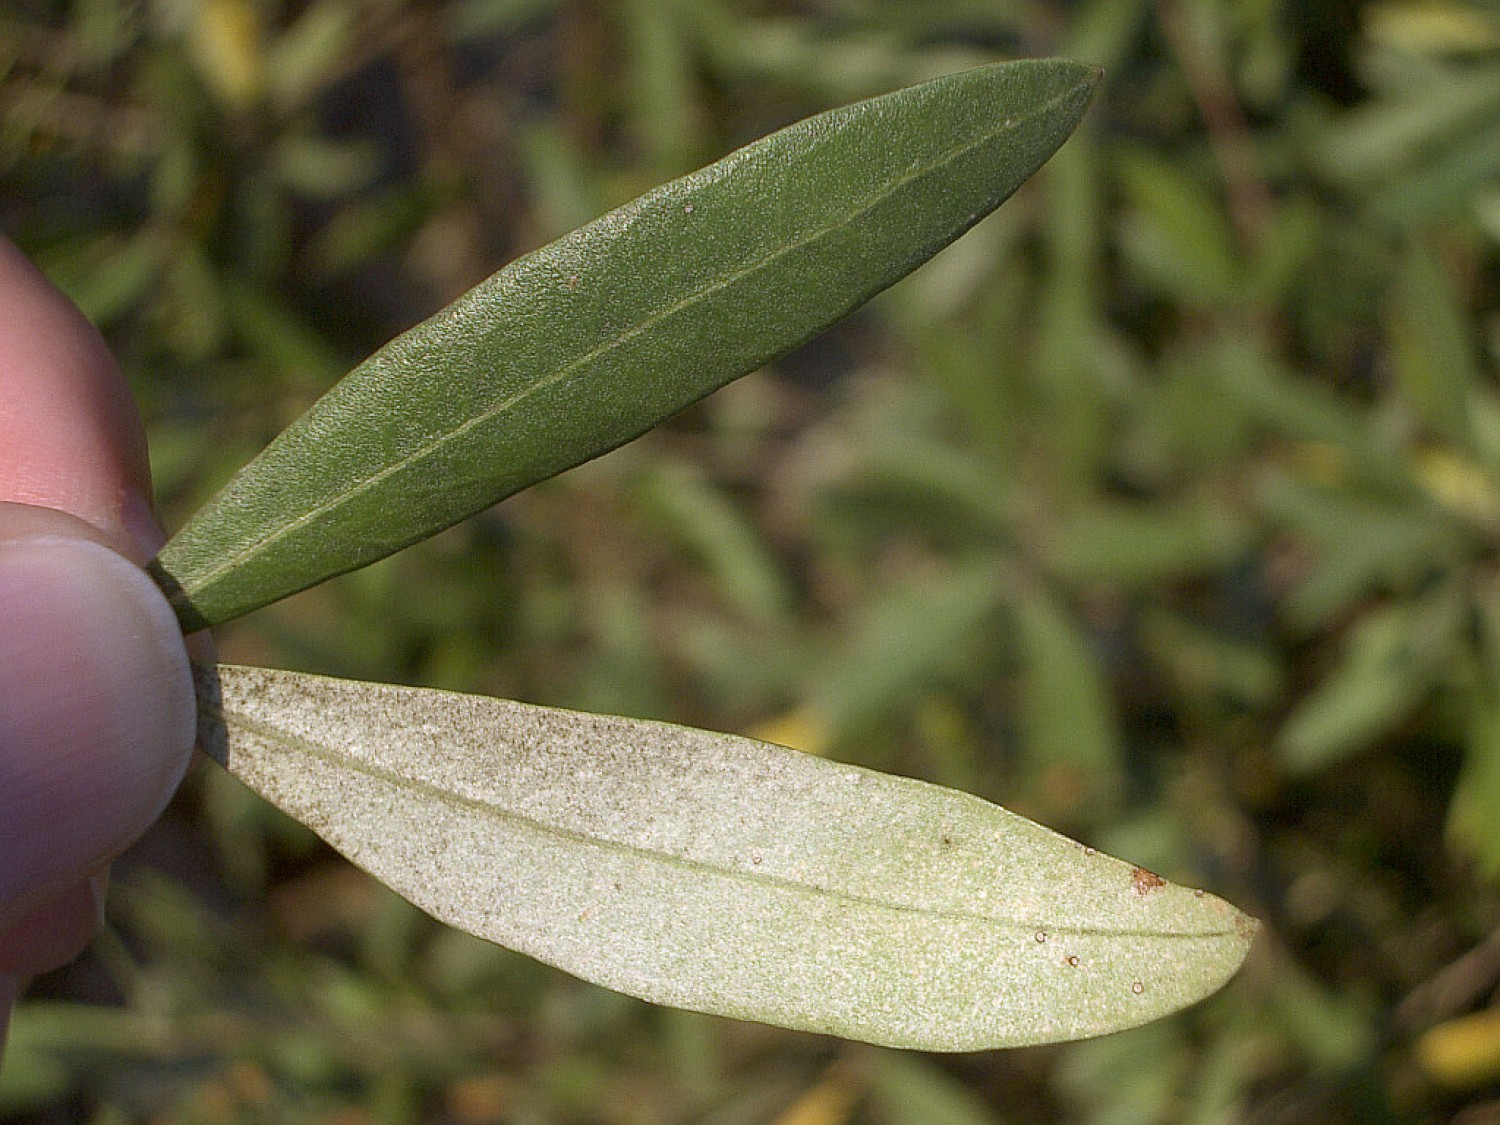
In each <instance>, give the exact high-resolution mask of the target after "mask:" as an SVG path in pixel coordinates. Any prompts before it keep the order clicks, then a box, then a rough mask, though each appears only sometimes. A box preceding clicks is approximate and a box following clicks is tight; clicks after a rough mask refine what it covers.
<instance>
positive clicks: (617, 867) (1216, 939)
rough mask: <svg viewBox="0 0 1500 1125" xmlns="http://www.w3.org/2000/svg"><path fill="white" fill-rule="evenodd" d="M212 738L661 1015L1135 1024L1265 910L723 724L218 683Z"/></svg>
mask: <svg viewBox="0 0 1500 1125" xmlns="http://www.w3.org/2000/svg"><path fill="white" fill-rule="evenodd" d="M200 679H201V682H200V694H201V697H202V702H203V706H202V714H203V716H204V723H203V730H202V742H203V745H204V748H205V749H206V750H207V752H208V753H209V754H210V755H212V756H214V757H215V758H217V759H218V760H219V761H221V762H222V763H224V764H225V765H227V767H228V768H229V769H230V770H231V771H232V772H233V773H235V774H236V775H237V776H239V777H240V778H241V779H242V780H244V781H245V782H246V783H247V784H249V785H250V786H252V787H253V788H255V789H256V790H258V791H259V792H260V793H262V794H263V795H264V796H266V797H267V798H268V799H269V800H271V801H272V802H274V803H275V804H277V805H279V806H280V807H281V808H283V809H284V810H286V811H287V812H289V813H290V814H291V815H293V816H295V817H297V818H298V819H300V820H302V821H304V822H305V823H307V824H308V825H310V826H311V827H312V828H313V829H315V830H316V831H317V832H318V833H319V834H320V835H322V836H323V837H324V838H325V839H327V840H328V841H329V843H331V844H332V845H333V846H334V847H335V848H337V849H338V850H340V851H341V852H343V853H344V854H345V855H347V856H348V857H349V858H350V859H352V860H353V861H354V862H355V863H357V864H358V865H360V866H361V867H363V868H365V869H366V870H368V871H370V872H371V873H372V874H374V875H375V876H377V877H378V878H380V879H382V880H384V881H385V882H387V883H389V884H390V885H391V886H392V887H393V888H395V889H396V890H397V891H399V892H400V893H401V894H403V895H405V896H406V897H408V898H409V899H411V900H412V901H413V902H414V903H416V904H417V905H418V906H420V907H422V908H423V909H424V910H426V911H428V912H429V913H431V914H433V915H434V916H436V917H437V918H440V919H442V920H443V921H446V922H449V923H452V924H454V925H456V926H459V927H461V928H463V929H466V930H469V931H471V932H473V933H476V934H478V935H480V936H482V937H485V938H488V939H490V940H492V941H496V942H499V943H500V944H502V945H505V946H508V947H510V948H512V949H516V950H519V951H521V952H523V953H527V954H530V955H531V956H533V957H536V958H538V959H540V960H542V961H546V962H548V963H551V964H553V965H557V966H559V967H561V968H563V969H566V970H568V971H569V972H572V973H574V974H576V975H578V976H580V977H583V978H585V979H587V980H591V981H594V982H596V983H599V984H602V985H606V986H608V987H610V988H614V989H617V990H619V991H622V992H626V993H629V994H631V995H635V996H639V997H642V998H644V999H647V1000H652V1001H655V1002H658V1003H664V1004H671V1005H675V1006H678V1007H684V1008H691V1009H696V1010H700V1011H706V1012H712V1013H716V1014H719V1015H725V1016H732V1017H737V1018H741V1019H749V1020H759V1021H763V1022H767V1023H774V1024H780V1025H784V1026H788V1027H794V1028H802V1029H807V1030H812V1031H819V1032H826V1033H830V1034H835V1035H841V1036H844V1037H847V1038H852V1039H862V1040H868V1041H871V1042H875V1043H881V1044H886V1045H891V1046H902V1047H916V1048H924V1049H932V1050H971V1049H978V1048H988V1047H1000V1046H1011V1045H1020V1044H1027V1043H1041V1042H1047V1041H1054V1040H1063V1039H1073V1038H1078V1037H1081V1036H1089V1035H1097V1034H1102V1033H1104V1032H1108V1031H1114V1030H1117V1029H1120V1028H1126V1027H1132V1026H1135V1025H1137V1024H1141V1023H1145V1022H1146V1021H1148V1020H1151V1019H1154V1018H1157V1017H1159V1016H1162V1015H1164V1014H1166V1013H1168V1012H1171V1011H1173V1010H1175V1009H1178V1008H1181V1007H1183V1006H1184V1005H1187V1004H1190V1003H1192V1002H1194V1001H1196V1000H1198V999H1200V998H1201V997H1203V996H1205V995H1207V994H1208V993H1210V992H1212V991H1213V990H1214V989H1216V988H1218V987H1219V986H1220V985H1221V984H1223V983H1224V981H1225V980H1226V979H1227V978H1228V977H1229V976H1230V975H1231V974H1232V973H1233V972H1234V971H1235V969H1236V968H1237V967H1238V966H1239V964H1240V962H1241V960H1242V959H1243V958H1244V956H1245V953H1246V951H1247V950H1248V948H1249V945H1250V942H1251V940H1252V938H1253V935H1254V930H1255V923H1254V922H1252V921H1251V920H1250V919H1249V918H1247V917H1246V916H1245V915H1243V914H1241V913H1240V912H1239V911H1237V910H1236V909H1235V908H1234V907H1232V906H1230V905H1229V904H1228V903H1225V902H1223V901H1222V900H1220V899H1217V898H1214V897H1213V896H1210V895H1205V894H1203V893H1202V892H1197V891H1192V890H1189V889H1187V888H1184V887H1178V886H1174V885H1171V884H1167V883H1165V882H1163V881H1161V880H1159V879H1158V878H1157V877H1155V876H1153V875H1151V874H1150V873H1149V872H1145V871H1143V870H1141V869H1140V868H1133V867H1132V866H1131V865H1129V864H1127V863H1122V862H1120V861H1118V860H1114V859H1110V858H1108V857H1106V856H1103V855H1099V854H1096V853H1094V852H1093V851H1092V850H1091V849H1085V848H1083V847H1082V846H1081V845H1079V844H1075V843H1073V842H1072V841H1070V840H1067V839H1065V838H1063V837H1061V836H1058V835H1057V834H1055V833H1053V832H1051V831H1049V830H1047V829H1045V828H1042V827H1040V826H1039V825H1036V824H1032V823H1030V822H1029V821H1026V820H1024V819H1022V818H1021V817H1018V816H1016V815H1014V814H1013V813H1010V812H1007V811H1005V810H1004V809H1001V808H998V807H996V806H994V805H990V804H987V803H985V802H984V801H981V800H979V799H978V798H976V797H972V796H969V795H967V794H964V793H960V792H957V791H954V790H949V789H944V788H940V787H938V786H934V785H930V784H927V783H925V782H919V781H913V780H909V779H903V778H897V777H888V776H883V775H880V774H876V773H872V772H870V771H868V770H864V769H860V768H857V767H854V766H848V765H842V764H839V763H835V762H830V761H827V760H825V759H821V758H816V757H812V756H808V755H803V754H799V753H796V752H794V751H790V750H785V749H782V748H781V747H777V746H771V745H768V744H765V743H759V742H752V741H750V740H748V739H743V738H736V737H733V736H730V735H721V734H710V733H707V732H703V731H697V730H690V729H686V728H682V727H675V726H669V725H666V724H661V723H652V722H644V721H639V720H633V719H624V718H617V717H612V716H601V715H588V714H581V713H575V712H567V711H557V710H551V709H547V708H541V707H534V706H528V705H524V704H519V703H511V702H506V701H502V700H495V699H486V698H482V697H477V696H467V695H457V694H453V693H447V692H437V691H430V690H424V689H418V688H409V687H395V686H388V685H378V684H363V683H355V682H351V681H343V680H332V679H325V678H322V677H317V676H308V675H303V674H299V673H292V672H279V671H271V670H268V669H260V668H239V667H231V666H225V667H221V668H220V669H219V670H218V673H217V678H215V675H214V673H213V672H201V673H200Z"/></svg>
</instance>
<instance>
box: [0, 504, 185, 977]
mask: <svg viewBox="0 0 1500 1125" xmlns="http://www.w3.org/2000/svg"><path fill="white" fill-rule="evenodd" d="M102 538H103V537H102V535H101V533H100V532H98V531H96V530H95V529H94V528H92V527H90V526H89V525H88V524H85V523H83V522H82V521H80V520H77V519H74V518H73V517H71V516H66V515H63V514H62V513H60V512H55V511H51V510H50V509H45V508H36V507H30V506H26V505H17V504H0V973H4V972H13V973H22V974H25V973H31V972H37V971H40V970H42V969H44V968H49V967H52V964H59V963H61V962H62V961H64V960H67V959H68V958H69V957H71V956H73V955H76V953H77V952H78V949H77V948H76V947H75V948H68V949H60V948H55V947H54V948H46V947H47V946H48V945H49V944H51V945H53V946H55V945H56V942H55V941H54V942H51V943H49V942H48V941H47V939H46V936H45V933H44V932H43V933H38V932H37V931H38V929H39V927H38V924H37V922H38V919H39V918H45V917H46V915H47V914H48V911H47V909H46V908H47V907H48V906H49V905H51V904H54V903H57V902H59V901H61V900H64V899H66V898H67V897H69V895H70V894H74V895H75V897H76V891H77V888H78V886H79V884H80V883H83V882H85V881H87V880H88V879H89V877H90V876H92V875H94V874H95V873H98V872H100V871H101V870H102V869H103V867H104V866H105V864H107V863H108V862H109V860H110V859H111V858H113V857H114V855H115V854H116V853H118V852H119V851H121V850H122V849H123V848H125V847H126V846H127V845H128V844H129V843H130V842H131V841H133V840H134V839H135V838H136V837H137V836H139V835H140V834H141V833H142V832H143V831H145V829H146V828H147V826H148V825H150V823H151V822H152V821H153V820H154V819H155V818H156V817H157V816H158V815H159V814H160V813H161V810H162V809H163V808H164V807H165V805H166V803H167V800H168V799H169V798H170V797H171V795H172V792H173V790H174V789H175V788H176V786H177V783H178V782H179V781H180V780H181V778H182V774H183V772H184V770H185V769H186V767H187V763H188V759H189V755H190V751H191V748H192V744H193V728H194V704H193V688H192V677H191V674H190V672H189V668H188V657H187V650H186V647H185V644H184V641H183V637H182V633H181V631H180V629H179V628H178V625H177V622H176V620H175V618H174V617H173V614H172V611H171V608H170V607H169V606H168V605H167V602H166V599H165V598H164V597H163V596H162V594H161V593H160V591H159V590H158V589H157V588H156V586H155V584H154V583H153V582H152V581H151V579H150V578H149V577H148V576H147V575H146V573H145V572H144V571H143V570H141V569H140V568H139V567H138V566H136V565H135V564H133V563H131V562H129V561H128V560H127V559H125V558H124V557H123V556H121V555H120V554H118V553H116V551H114V550H112V549H111V548H110V547H109V546H107V545H105V543H104V542H103V541H102ZM40 929H41V930H42V931H45V930H46V926H45V925H43V926H41V927H40ZM18 945H19V946H20V947H21V948H19V949H17V948H16V946H18ZM28 946H30V947H31V948H27V947H28ZM49 962H50V963H49ZM0 985H3V980H0ZM0 991H3V987H0Z"/></svg>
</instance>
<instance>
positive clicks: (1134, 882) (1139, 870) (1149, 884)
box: [1130, 867, 1167, 898]
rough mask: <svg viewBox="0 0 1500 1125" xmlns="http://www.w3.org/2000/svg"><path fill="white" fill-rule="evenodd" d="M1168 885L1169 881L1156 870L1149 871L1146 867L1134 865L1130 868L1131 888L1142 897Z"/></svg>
mask: <svg viewBox="0 0 1500 1125" xmlns="http://www.w3.org/2000/svg"><path fill="white" fill-rule="evenodd" d="M1166 885H1167V881H1166V880H1165V879H1163V878H1162V877H1161V876H1160V875H1158V874H1157V873H1156V872H1155V871H1147V870H1146V869H1145V868H1144V867H1132V868H1131V869H1130V889H1131V890H1132V891H1134V892H1135V893H1136V894H1138V895H1140V896H1141V897H1142V898H1145V897H1146V896H1147V895H1149V894H1150V893H1151V892H1152V891H1154V890H1157V889H1158V888H1160V887H1165V886H1166Z"/></svg>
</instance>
